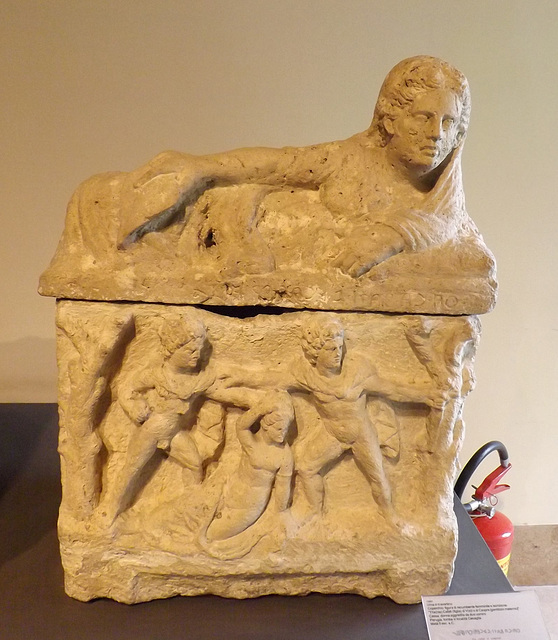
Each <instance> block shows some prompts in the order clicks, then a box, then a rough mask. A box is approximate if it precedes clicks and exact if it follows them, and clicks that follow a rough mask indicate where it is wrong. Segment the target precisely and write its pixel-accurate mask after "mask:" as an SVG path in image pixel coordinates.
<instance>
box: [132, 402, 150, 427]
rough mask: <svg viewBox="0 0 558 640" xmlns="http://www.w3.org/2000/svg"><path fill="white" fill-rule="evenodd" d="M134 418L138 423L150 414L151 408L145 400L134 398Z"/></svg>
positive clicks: (142, 421)
mask: <svg viewBox="0 0 558 640" xmlns="http://www.w3.org/2000/svg"><path fill="white" fill-rule="evenodd" d="M134 414H135V416H134V417H135V420H136V422H138V423H139V424H143V423H144V422H145V421H146V420H147V419H148V418H149V416H150V415H151V409H150V408H149V405H148V404H147V402H145V400H136V402H135V403H134Z"/></svg>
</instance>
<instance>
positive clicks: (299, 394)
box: [57, 300, 479, 603]
mask: <svg viewBox="0 0 558 640" xmlns="http://www.w3.org/2000/svg"><path fill="white" fill-rule="evenodd" d="M244 313H246V310H244ZM57 334H58V360H59V376H60V378H59V407H60V454H61V460H62V484H63V500H62V505H61V510H60V519H59V536H60V544H61V554H62V561H63V564H64V569H65V580H66V590H67V592H68V594H69V595H71V596H73V597H75V598H78V599H80V600H90V599H92V598H97V597H110V598H113V599H115V600H118V601H121V602H126V603H134V602H141V601H146V600H151V599H154V598H164V597H169V596H173V595H177V594H182V595H197V594H209V593H211V594H218V595H221V596H227V597H235V598H246V597H256V596H260V595H265V594H271V593H275V594H293V595H294V594H306V593H309V592H321V593H342V592H350V593H359V594H362V595H365V596H368V597H373V596H376V595H386V596H389V597H390V598H392V599H393V600H395V601H396V602H400V603H410V602H416V601H418V600H420V596H421V595H423V594H438V593H443V592H444V591H445V590H446V588H447V586H448V585H449V582H450V580H451V576H452V572H453V561H454V558H455V554H456V548H457V542H456V539H457V527H456V523H455V518H454V515H453V508H452V505H453V481H454V477H455V471H456V464H457V455H458V452H459V448H460V445H461V438H462V433H463V425H462V422H461V409H462V405H463V400H464V398H465V396H466V395H467V394H468V393H469V391H470V390H471V388H472V386H473V375H472V360H473V357H474V352H475V349H476V345H477V342H478V337H479V323H478V320H477V318H476V317H474V316H459V317H450V316H436V317H433V316H420V315H394V314H392V315H382V314H379V313H354V312H353V313H334V312H321V311H319V312H318V311H286V310H281V309H274V310H273V313H269V312H268V313H260V314H259V315H254V316H252V317H244V318H237V317H230V316H228V315H225V314H219V313H214V312H210V311H207V310H203V309H199V308H195V307H192V306H178V305H159V304H141V303H131V304H129V303H109V302H106V303H105V302H87V301H68V300H67V301H59V302H58V303H57Z"/></svg>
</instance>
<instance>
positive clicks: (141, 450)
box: [101, 413, 179, 524]
mask: <svg viewBox="0 0 558 640" xmlns="http://www.w3.org/2000/svg"><path fill="white" fill-rule="evenodd" d="M178 429H179V416H177V415H176V414H160V413H156V414H152V415H151V416H150V417H149V418H148V419H147V420H146V421H145V422H144V423H143V425H141V426H140V427H138V428H137V429H136V432H135V433H134V435H133V436H132V437H131V439H130V443H129V445H128V450H127V451H126V458H125V460H124V464H123V466H122V468H121V469H120V471H119V472H118V474H117V476H116V480H115V484H114V486H113V487H112V488H110V487H109V489H108V492H107V495H106V496H105V499H104V500H103V503H102V505H101V510H102V514H101V515H102V516H103V517H104V518H105V519H106V522H107V524H112V523H113V522H114V520H115V519H116V517H117V516H118V515H119V514H120V513H121V512H122V511H124V509H125V508H126V507H127V506H128V504H129V503H130V502H131V501H132V499H133V497H134V494H135V492H136V488H137V484H138V481H139V478H140V475H141V472H142V471H143V469H144V467H145V465H146V464H147V463H148V462H149V460H151V458H152V456H153V454H154V453H155V451H156V450H157V448H168V441H169V440H170V439H171V438H172V437H173V435H174V434H175V433H176V432H177V431H178Z"/></svg>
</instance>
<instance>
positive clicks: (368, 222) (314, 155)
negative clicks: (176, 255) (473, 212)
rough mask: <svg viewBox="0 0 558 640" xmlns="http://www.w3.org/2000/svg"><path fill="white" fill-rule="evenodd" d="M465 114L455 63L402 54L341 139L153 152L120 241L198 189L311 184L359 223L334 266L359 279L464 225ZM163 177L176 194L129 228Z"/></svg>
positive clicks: (159, 224) (154, 224)
mask: <svg viewBox="0 0 558 640" xmlns="http://www.w3.org/2000/svg"><path fill="white" fill-rule="evenodd" d="M469 112H470V96H469V88H468V84H467V80H466V78H465V77H464V76H463V75H462V74H461V73H460V72H459V71H457V69H455V68H453V67H452V66H451V65H449V64H448V63H446V62H443V61H441V60H438V59H436V58H430V57H427V56H418V57H416V58H409V59H407V60H404V61H402V62H401V63H399V64H398V65H397V66H396V67H395V68H394V69H393V70H392V71H391V72H390V73H389V74H388V76H387V78H386V80H385V82H384V84H383V86H382V89H381V91H380V95H379V98H378V102H377V105H376V109H375V112H374V118H373V120H372V124H371V125H370V128H369V129H368V130H366V131H365V132H363V133H360V134H357V135H355V136H353V137H352V138H349V139H348V140H345V141H341V142H332V143H326V144H319V145H313V146H311V147H296V148H295V147H286V148H283V149H264V148H258V149H240V150H238V151H232V152H229V153H223V154H217V155H213V156H202V157H194V156H188V155H184V154H177V153H168V152H167V153H163V154H160V155H159V156H157V157H156V158H155V159H154V160H153V161H152V162H151V163H150V164H149V165H148V166H147V167H144V168H142V169H139V170H138V171H137V172H135V173H134V174H133V178H132V177H131V183H132V184H133V189H134V190H135V198H133V199H132V198H129V199H128V200H127V202H130V203H132V202H133V210H131V211H130V210H129V211H125V212H123V218H122V220H121V230H124V231H125V232H126V234H127V235H125V236H122V245H121V246H122V247H124V248H126V247H129V246H131V245H132V244H134V243H135V242H137V241H139V240H140V239H141V238H142V237H143V236H145V235H146V234H147V233H151V232H154V231H160V230H162V229H164V228H165V227H167V226H169V225H170V224H173V223H175V222H177V221H181V220H183V219H184V217H185V215H186V212H187V211H188V207H189V206H190V205H192V204H193V203H194V202H195V201H196V200H197V198H198V197H199V195H200V194H201V193H203V192H205V191H207V190H210V189H213V188H215V187H218V186H223V185H235V184H236V185H240V184H262V185H271V186H273V187H276V188H278V189H284V188H297V189H306V190H311V191H312V190H314V191H318V192H319V197H320V200H321V202H322V204H323V205H325V207H326V208H327V209H328V210H330V211H331V212H333V213H334V214H335V215H337V216H346V217H348V218H349V219H352V220H353V221H354V222H356V223H357V226H356V228H355V229H354V231H353V232H352V233H351V235H350V237H349V238H348V239H347V242H346V243H344V244H343V245H342V247H341V250H340V252H339V254H338V256H337V258H336V259H335V264H336V266H338V267H339V268H341V269H342V270H344V271H346V272H347V273H350V274H351V275H353V276H355V277H358V276H360V275H362V274H364V273H366V272H367V271H368V270H369V269H370V268H372V267H373V266H374V265H375V264H377V263H379V262H381V261H383V260H386V259H388V258H389V257H391V256H393V255H395V254H397V253H400V252H401V251H403V250H412V251H416V250H421V249H424V248H427V247H429V246H433V245H437V244H441V243H443V242H445V241H447V240H449V239H450V238H452V237H455V236H456V235H457V234H458V232H459V231H460V230H461V227H462V226H463V225H465V224H466V223H467V220H468V219H467V216H466V213H465V209H464V200H463V194H462V184H461V169H460V154H461V147H462V144H463V140H464V136H465V133H466V131H467V126H468V122H469ZM169 174H172V176H173V178H174V181H175V182H176V184H178V185H179V188H180V197H179V199H178V200H177V201H176V202H175V203H174V204H173V205H172V206H171V207H169V208H167V209H165V210H164V211H162V212H161V213H159V214H157V215H156V216H154V217H150V218H149V220H147V221H146V222H144V223H142V224H140V225H139V226H137V227H136V228H135V229H130V228H129V227H130V223H131V222H132V220H134V219H136V220H137V219H138V216H139V217H140V218H141V216H142V215H145V212H141V211H139V210H138V208H137V207H138V198H137V195H138V193H139V192H141V190H142V189H143V188H146V187H147V188H149V186H150V183H151V182H152V181H154V180H156V179H157V178H158V177H159V176H161V175H166V176H168V175H169ZM132 224H133V223H132Z"/></svg>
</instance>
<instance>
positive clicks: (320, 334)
mask: <svg viewBox="0 0 558 640" xmlns="http://www.w3.org/2000/svg"><path fill="white" fill-rule="evenodd" d="M338 336H341V337H344V336H345V330H344V329H343V325H342V324H341V322H340V321H339V320H338V319H337V318H327V319H325V320H324V319H322V318H314V317H312V318H311V319H309V320H308V321H307V322H306V323H305V324H304V325H302V326H301V341H302V350H303V351H304V355H305V356H306V358H307V360H308V361H309V362H310V364H316V361H317V359H318V354H319V353H320V349H321V348H322V347H323V346H324V344H325V343H326V341H327V340H329V339H331V338H337V337H338Z"/></svg>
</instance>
